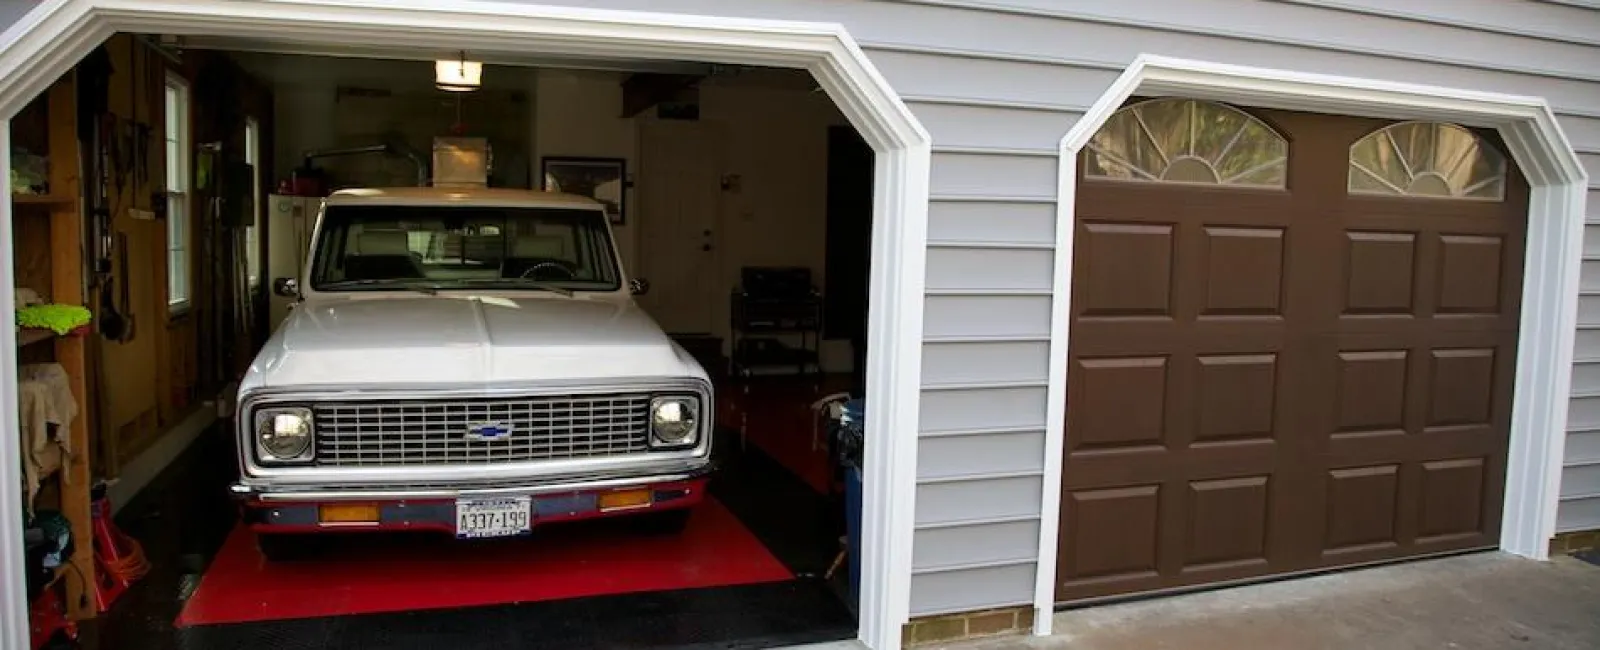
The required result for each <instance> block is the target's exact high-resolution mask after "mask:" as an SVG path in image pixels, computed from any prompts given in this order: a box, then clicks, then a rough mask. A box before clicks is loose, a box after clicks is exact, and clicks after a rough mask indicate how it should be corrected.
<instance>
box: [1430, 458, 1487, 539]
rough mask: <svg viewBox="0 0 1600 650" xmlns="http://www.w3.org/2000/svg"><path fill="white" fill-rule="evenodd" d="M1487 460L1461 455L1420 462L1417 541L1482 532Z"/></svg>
mask: <svg viewBox="0 0 1600 650" xmlns="http://www.w3.org/2000/svg"><path fill="white" fill-rule="evenodd" d="M1487 468H1488V459H1487V458H1484V457H1478V458H1458V459H1452V460H1436V461H1430V462H1426V463H1422V464H1421V481H1422V485H1421V490H1420V495H1419V499H1420V505H1419V508H1418V515H1417V535H1418V537H1417V543H1419V544H1423V543H1430V542H1440V541H1447V540H1448V539H1449V538H1452V537H1465V536H1473V535H1480V534H1482V533H1483V528H1484V520H1483V505H1484V504H1483V500H1484V499H1483V498H1484V493H1485V488H1486V487H1487V485H1488V482H1489V476H1488V469H1487Z"/></svg>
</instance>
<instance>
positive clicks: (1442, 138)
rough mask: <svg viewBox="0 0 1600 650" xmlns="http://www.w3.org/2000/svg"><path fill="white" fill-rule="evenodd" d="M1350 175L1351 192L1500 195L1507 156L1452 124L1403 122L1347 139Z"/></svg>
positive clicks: (1499, 197) (1481, 197) (1464, 196)
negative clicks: (1356, 137) (1349, 140)
mask: <svg viewBox="0 0 1600 650" xmlns="http://www.w3.org/2000/svg"><path fill="white" fill-rule="evenodd" d="M1349 175H1350V177H1349V178H1350V179H1349V183H1348V186H1347V187H1348V190H1349V191H1350V193H1352V194H1387V195H1395V196H1419V197H1432V198H1448V199H1476V200H1485V201H1499V200H1502V199H1503V198H1505V177H1506V159H1505V156H1504V155H1502V154H1501V153H1500V152H1499V151H1497V150H1495V148H1494V147H1491V146H1489V145H1487V144H1485V143H1484V141H1483V139H1482V138H1479V137H1478V136H1477V135H1475V134H1473V133H1472V132H1471V131H1468V130H1467V129H1464V128H1462V127H1459V126H1456V125H1454V124H1445V123H1441V122H1405V123H1402V124H1395V125H1392V126H1389V127H1385V128H1383V129H1380V130H1378V131H1374V132H1372V133H1370V134H1368V135H1367V136H1366V137H1363V138H1361V140H1359V141H1357V142H1356V143H1355V144H1354V145H1352V146H1351V147H1350V171H1349Z"/></svg>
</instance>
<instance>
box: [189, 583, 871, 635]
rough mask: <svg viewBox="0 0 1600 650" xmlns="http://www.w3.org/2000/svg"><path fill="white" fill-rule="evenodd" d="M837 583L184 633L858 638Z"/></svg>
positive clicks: (723, 589)
mask: <svg viewBox="0 0 1600 650" xmlns="http://www.w3.org/2000/svg"><path fill="white" fill-rule="evenodd" d="M854 636H855V620H854V619H853V618H851V616H850V613H849V612H848V611H846V610H845V608H844V606H843V605H842V604H841V603H839V601H838V599H837V598H835V597H834V596H833V594H832V592H831V591H830V590H828V589H827V588H826V587H824V586H823V585H821V584H819V583H817V582H815V581H792V582H781V583H770V584H760V585H744V586H738V587H719V588H713V589H695V590H688V591H666V592H651V593H644V594H627V595H619V596H599V597H594V598H579V599H571V600H558V601H550V602H543V603H527V604H519V605H496V606H490V607H473V608H466V609H449V610H431V611H421V612H402V613H392V614H367V615H360V616H339V617H331V618H311V619H295V620H288V621H274V622H265V623H244V624H238V625H212V626H202V627H193V628H187V629H183V630H177V631H175V633H174V634H173V636H172V637H171V640H172V643H173V645H171V646H168V647H175V648H182V649H185V650H191V649H192V650H213V649H224V648H225V649H228V650H254V649H256V648H261V649H263V650H265V649H269V648H270V649H272V650H292V649H298V648H350V649H367V648H371V649H373V650H379V649H382V650H411V649H415V650H442V649H444V648H450V649H456V648H460V649H463V650H465V649H469V648H471V649H477V648H484V649H488V648H520V649H526V650H557V649H561V650H587V649H590V648H594V649H600V648H663V649H665V648H673V649H690V648H694V649H698V648H771V647H779V646H784V645H791V644H796V643H813V642H820V641H832V640H838V639H847V638H853V637H854Z"/></svg>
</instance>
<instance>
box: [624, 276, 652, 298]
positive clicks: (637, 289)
mask: <svg viewBox="0 0 1600 650" xmlns="http://www.w3.org/2000/svg"><path fill="white" fill-rule="evenodd" d="M649 291H650V281H649V280H646V279H644V278H634V279H632V280H629V281H628V293H631V294H633V295H635V296H642V295H644V294H646V293H648V292H649Z"/></svg>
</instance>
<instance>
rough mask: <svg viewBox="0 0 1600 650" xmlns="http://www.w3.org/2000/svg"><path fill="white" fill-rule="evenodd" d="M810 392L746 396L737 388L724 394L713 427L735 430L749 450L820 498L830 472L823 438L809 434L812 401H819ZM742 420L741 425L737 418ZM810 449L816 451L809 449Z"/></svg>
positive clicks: (766, 390)
mask: <svg viewBox="0 0 1600 650" xmlns="http://www.w3.org/2000/svg"><path fill="white" fill-rule="evenodd" d="M808 388H809V387H792V388H791V387H787V386H784V387H781V388H773V387H762V388H761V389H760V390H758V391H754V392H752V393H751V394H744V393H743V392H740V391H739V389H738V388H728V389H723V390H722V392H720V393H719V399H720V400H722V401H723V409H722V412H721V413H719V414H718V416H717V417H718V423H720V424H722V425H724V426H727V427H730V428H733V429H739V428H740V426H741V425H742V426H743V428H744V434H745V435H746V436H748V442H749V444H752V445H755V446H756V447H757V448H759V449H760V450H761V451H762V452H764V453H765V454H766V455H768V456H770V457H772V459H773V460H775V461H777V462H778V464H780V465H783V466H784V467H785V468H786V469H788V470H789V471H790V472H792V473H793V474H794V475H795V476H797V477H799V478H800V480H802V481H804V482H805V483H806V485H809V486H811V489H813V490H816V491H817V492H818V493H819V494H828V493H829V492H830V490H829V487H830V485H829V484H830V483H831V482H832V481H833V469H832V467H831V466H830V464H829V462H828V440H827V436H828V432H827V429H826V428H825V427H824V428H822V429H821V430H816V431H814V430H813V429H812V420H813V418H814V417H815V415H814V413H813V412H812V411H811V401H812V400H815V399H817V397H819V395H816V394H814V393H811V392H810V391H809V389H808ZM741 414H742V415H744V416H745V419H744V420H743V421H742V422H741V420H740V415H741ZM813 445H814V446H815V447H813Z"/></svg>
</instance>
